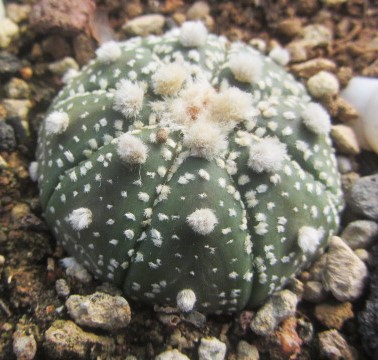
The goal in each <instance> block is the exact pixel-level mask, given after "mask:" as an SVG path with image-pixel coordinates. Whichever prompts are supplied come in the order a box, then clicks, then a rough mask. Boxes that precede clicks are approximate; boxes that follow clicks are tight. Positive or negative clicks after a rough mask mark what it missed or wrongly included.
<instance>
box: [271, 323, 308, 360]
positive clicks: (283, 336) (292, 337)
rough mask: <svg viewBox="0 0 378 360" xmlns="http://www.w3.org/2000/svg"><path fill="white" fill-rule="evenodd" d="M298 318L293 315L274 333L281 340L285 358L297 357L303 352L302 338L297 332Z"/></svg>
mask: <svg viewBox="0 0 378 360" xmlns="http://www.w3.org/2000/svg"><path fill="white" fill-rule="evenodd" d="M296 328H297V319H296V318H295V316H291V317H289V318H287V319H285V320H284V321H282V324H281V325H280V327H279V328H278V329H277V331H276V332H275V334H274V337H276V338H277V339H278V341H279V345H280V353H281V354H282V355H284V357H285V359H289V358H296V355H298V354H299V353H300V352H301V345H302V339H301V338H300V337H299V335H298V333H297V330H296Z"/></svg>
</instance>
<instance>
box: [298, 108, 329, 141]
mask: <svg viewBox="0 0 378 360" xmlns="http://www.w3.org/2000/svg"><path fill="white" fill-rule="evenodd" d="M302 119H303V123H304V124H305V125H306V127H307V128H308V129H309V130H310V131H312V132H314V133H315V134H318V135H322V134H328V133H329V132H330V131H331V120H330V117H329V115H328V113H327V111H326V110H325V109H324V108H323V106H321V105H320V104H317V103H313V102H311V103H309V104H308V105H307V106H306V109H305V110H304V111H303V112H302Z"/></svg>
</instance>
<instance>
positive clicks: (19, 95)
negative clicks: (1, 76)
mask: <svg viewBox="0 0 378 360" xmlns="http://www.w3.org/2000/svg"><path fill="white" fill-rule="evenodd" d="M4 90H5V95H6V97H8V98H10V99H27V98H28V97H29V95H30V87H29V84H28V83H27V82H26V81H24V80H22V79H19V78H15V77H14V78H12V79H10V81H9V82H8V83H7V84H5V86H4Z"/></svg>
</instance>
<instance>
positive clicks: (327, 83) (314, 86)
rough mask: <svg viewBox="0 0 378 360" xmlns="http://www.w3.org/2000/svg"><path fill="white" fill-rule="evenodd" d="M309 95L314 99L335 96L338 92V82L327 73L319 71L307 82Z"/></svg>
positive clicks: (333, 76)
mask: <svg viewBox="0 0 378 360" xmlns="http://www.w3.org/2000/svg"><path fill="white" fill-rule="evenodd" d="M307 88H308V91H309V92H310V94H311V95H312V96H314V97H316V98H322V97H328V96H333V95H336V94H337V93H338V92H339V80H338V79H337V77H336V76H335V75H333V74H332V73H330V72H328V71H323V70H322V71H319V72H318V73H317V74H315V75H313V76H311V77H310V78H309V79H308V81H307Z"/></svg>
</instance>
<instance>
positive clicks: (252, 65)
mask: <svg viewBox="0 0 378 360" xmlns="http://www.w3.org/2000/svg"><path fill="white" fill-rule="evenodd" d="M229 65H230V70H231V72H232V73H233V75H234V76H235V79H236V80H238V81H241V82H246V83H251V84H252V83H255V82H257V81H259V80H260V78H261V75H262V70H263V63H262V60H261V59H260V58H259V57H258V56H256V55H253V54H251V53H247V52H239V53H237V54H234V55H232V56H231V58H230V61H229Z"/></svg>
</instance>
